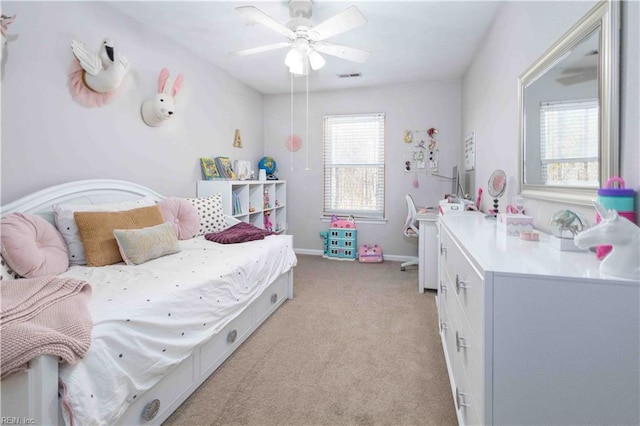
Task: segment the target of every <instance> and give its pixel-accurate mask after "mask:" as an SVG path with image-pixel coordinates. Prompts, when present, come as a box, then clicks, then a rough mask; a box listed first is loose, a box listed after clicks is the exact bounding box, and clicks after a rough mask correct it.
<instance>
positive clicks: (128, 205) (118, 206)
mask: <svg viewBox="0 0 640 426" xmlns="http://www.w3.org/2000/svg"><path fill="white" fill-rule="evenodd" d="M155 204H156V200H155V199H154V198H153V197H151V196H147V197H142V198H138V199H137V200H131V201H121V202H119V203H109V204H56V205H54V206H52V208H53V211H54V212H55V218H56V226H57V228H58V231H59V232H60V234H62V238H64V241H65V243H66V244H67V247H68V248H69V263H70V264H71V265H86V264H87V260H86V259H85V257H84V246H83V245H82V240H81V239H80V234H79V232H78V226H77V225H76V221H75V219H74V218H73V214H74V213H75V212H120V211H124V210H132V209H137V208H140V207H149V206H153V205H155Z"/></svg>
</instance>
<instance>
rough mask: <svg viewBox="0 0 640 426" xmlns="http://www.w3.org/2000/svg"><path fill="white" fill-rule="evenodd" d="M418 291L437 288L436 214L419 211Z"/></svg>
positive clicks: (422, 291)
mask: <svg viewBox="0 0 640 426" xmlns="http://www.w3.org/2000/svg"><path fill="white" fill-rule="evenodd" d="M418 221H419V222H420V227H419V229H420V233H419V234H418V236H419V243H418V261H419V264H418V291H419V292H420V293H424V289H425V288H428V289H432V290H436V289H437V288H438V226H437V225H438V214H437V213H436V212H428V213H419V214H418Z"/></svg>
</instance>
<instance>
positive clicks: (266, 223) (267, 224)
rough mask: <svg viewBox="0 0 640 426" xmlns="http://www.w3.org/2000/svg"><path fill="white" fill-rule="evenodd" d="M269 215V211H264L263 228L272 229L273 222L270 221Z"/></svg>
mask: <svg viewBox="0 0 640 426" xmlns="http://www.w3.org/2000/svg"><path fill="white" fill-rule="evenodd" d="M270 215H271V212H270V211H266V212H264V229H266V230H267V231H273V223H271V219H270V218H269V216H270Z"/></svg>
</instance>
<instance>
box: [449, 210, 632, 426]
mask: <svg viewBox="0 0 640 426" xmlns="http://www.w3.org/2000/svg"><path fill="white" fill-rule="evenodd" d="M439 241H440V243H439V244H440V255H439V268H440V273H439V285H438V311H439V322H440V324H439V326H440V334H441V338H442V345H443V348H444V353H445V358H446V362H447V368H448V370H449V378H450V381H451V390H452V393H453V398H454V403H455V408H456V412H457V415H458V421H459V422H460V424H500V425H516V424H518V425H521V424H535V425H550V424H565V425H566V424H574V425H576V424H580V425H583V424H639V423H640V314H639V312H640V291H639V289H640V283H638V282H636V281H628V280H622V279H620V280H618V279H611V278H607V277H604V276H602V275H601V274H600V273H599V269H598V267H599V262H598V260H597V259H596V257H595V255H594V254H591V253H586V252H583V253H575V252H561V251H558V250H555V249H553V248H552V247H550V246H549V245H548V242H547V241H548V239H547V236H546V235H541V241H540V242H529V241H523V240H520V239H519V238H517V237H507V236H503V235H497V234H496V230H495V221H489V220H487V219H485V218H484V216H483V215H482V214H477V213H470V214H465V215H452V216H442V217H440V231H439ZM638 261H639V262H640V259H639V260H638Z"/></svg>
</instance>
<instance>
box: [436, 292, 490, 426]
mask: <svg viewBox="0 0 640 426" xmlns="http://www.w3.org/2000/svg"><path fill="white" fill-rule="evenodd" d="M446 312H447V316H448V319H449V321H448V322H449V327H448V328H447V329H446V331H445V333H446V334H445V336H446V338H447V340H446V341H447V351H448V354H449V363H450V365H451V369H452V370H453V382H454V383H453V385H454V389H453V392H454V394H453V396H454V399H455V400H456V409H458V410H459V412H460V415H461V417H462V419H463V420H464V421H463V422H462V423H463V424H479V417H478V414H481V413H482V412H483V411H482V408H483V407H482V404H483V400H484V395H483V390H482V383H481V382H478V375H477V372H482V358H481V356H480V350H479V347H478V343H477V340H476V339H475V338H474V337H473V335H471V334H470V333H469V326H468V323H467V321H466V319H465V318H464V315H462V310H461V308H460V306H459V305H458V303H457V301H456V300H452V302H451V303H449V304H448V305H447V308H446Z"/></svg>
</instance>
